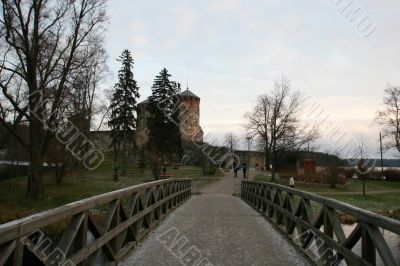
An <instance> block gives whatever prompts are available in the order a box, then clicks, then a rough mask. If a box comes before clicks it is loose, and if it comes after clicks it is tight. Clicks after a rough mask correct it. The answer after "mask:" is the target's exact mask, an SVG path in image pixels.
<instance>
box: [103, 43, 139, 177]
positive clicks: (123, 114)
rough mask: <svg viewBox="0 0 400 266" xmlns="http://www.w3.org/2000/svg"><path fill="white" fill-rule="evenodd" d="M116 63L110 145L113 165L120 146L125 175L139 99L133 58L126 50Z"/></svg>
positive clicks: (110, 122) (111, 105)
mask: <svg viewBox="0 0 400 266" xmlns="http://www.w3.org/2000/svg"><path fill="white" fill-rule="evenodd" d="M117 61H119V62H122V67H121V69H120V70H119V71H118V83H116V84H115V85H114V93H113V97H112V100H111V104H110V110H111V119H110V121H109V122H108V125H109V126H110V128H111V139H112V142H111V145H112V146H113V148H114V163H116V161H117V159H118V157H119V156H118V153H119V150H120V148H121V146H122V175H125V174H126V168H127V164H128V156H127V151H128V143H131V144H133V143H134V141H133V140H134V134H135V131H136V113H135V112H136V111H135V110H136V106H137V99H138V98H139V87H138V86H137V84H136V81H135V79H134V78H133V72H132V69H133V64H134V62H133V58H132V56H131V52H130V51H129V50H127V49H125V50H124V51H122V54H121V55H120V57H119V59H117Z"/></svg>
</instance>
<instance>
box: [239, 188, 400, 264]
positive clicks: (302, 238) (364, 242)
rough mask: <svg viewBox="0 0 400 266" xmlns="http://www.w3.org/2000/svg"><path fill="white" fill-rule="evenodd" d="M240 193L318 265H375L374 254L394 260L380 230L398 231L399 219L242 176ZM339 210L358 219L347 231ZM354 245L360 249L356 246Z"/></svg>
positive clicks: (398, 232) (395, 232)
mask: <svg viewBox="0 0 400 266" xmlns="http://www.w3.org/2000/svg"><path fill="white" fill-rule="evenodd" d="M241 197H242V199H243V200H245V201H246V202H248V203H249V204H250V205H251V206H252V207H254V208H255V209H256V210H257V211H259V212H260V213H261V214H262V215H263V216H265V217H266V218H267V219H268V220H269V221H270V222H272V223H273V224H274V225H275V226H276V227H277V228H278V230H280V231H281V232H282V233H283V234H284V235H285V236H286V237H287V238H288V239H289V240H290V241H291V242H292V243H294V244H295V245H296V246H297V247H299V248H300V250H301V251H303V253H304V254H305V255H306V256H307V257H309V258H310V259H311V260H312V261H313V262H314V263H315V264H317V265H339V264H341V263H344V262H345V263H346V264H347V265H376V263H377V256H379V258H380V261H381V262H382V263H383V264H384V265H398V262H396V259H395V257H394V256H393V252H392V249H391V248H390V247H389V245H388V243H387V241H386V239H385V237H384V235H383V233H382V232H383V231H384V232H385V234H387V232H388V231H389V232H391V233H393V234H394V235H395V236H396V237H398V236H399V235H400V222H399V221H397V220H394V219H390V218H387V217H383V216H380V215H378V214H375V213H372V212H369V211H366V210H363V209H360V208H357V207H354V206H351V205H348V204H345V203H342V202H339V201H336V200H332V199H327V198H324V197H321V196H318V195H315V194H312V193H307V192H304V191H300V190H296V189H292V188H288V187H285V186H281V185H277V184H271V183H265V182H255V181H243V183H242V191H241ZM341 215H349V216H353V217H354V218H355V219H356V221H357V222H356V224H355V226H354V228H353V229H352V230H351V232H346V231H347V230H346V231H345V230H344V226H343V224H342V223H341V222H340V216H341ZM357 243H359V244H357ZM356 245H361V250H359V251H357V250H355V249H354V247H355V246H356ZM395 248H397V249H398V247H395Z"/></svg>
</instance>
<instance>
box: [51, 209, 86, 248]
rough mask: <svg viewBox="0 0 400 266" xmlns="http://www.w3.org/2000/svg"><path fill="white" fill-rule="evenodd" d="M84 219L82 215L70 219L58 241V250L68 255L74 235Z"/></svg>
mask: <svg viewBox="0 0 400 266" xmlns="http://www.w3.org/2000/svg"><path fill="white" fill-rule="evenodd" d="M84 218H85V214H84V213H80V214H76V215H74V216H73V217H72V219H71V221H70V222H69V224H68V226H67V228H66V229H65V231H64V233H63V235H62V237H61V239H60V241H59V242H58V245H57V246H58V248H59V249H60V250H61V251H62V252H63V253H64V254H68V251H69V249H70V247H71V245H72V242H73V241H74V239H75V236H76V234H77V233H78V230H79V228H80V226H81V224H82V221H83V219H84Z"/></svg>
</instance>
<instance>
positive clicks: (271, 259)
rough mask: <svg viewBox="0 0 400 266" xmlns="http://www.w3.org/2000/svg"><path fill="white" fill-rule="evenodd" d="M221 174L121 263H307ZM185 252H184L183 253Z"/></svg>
mask: <svg viewBox="0 0 400 266" xmlns="http://www.w3.org/2000/svg"><path fill="white" fill-rule="evenodd" d="M240 181H241V179H240V178H239V179H233V178H232V177H231V176H225V177H223V178H222V179H221V180H220V181H219V182H218V183H216V184H213V185H211V186H210V187H208V188H206V189H204V190H203V191H202V194H201V195H199V196H192V198H191V199H189V200H188V201H187V202H186V203H185V204H184V205H183V206H181V207H180V208H178V209H177V210H175V211H174V212H173V213H172V214H171V215H170V216H169V217H167V218H166V220H165V221H163V222H162V224H161V225H160V226H159V227H158V228H156V229H155V230H154V231H153V232H152V233H150V235H149V236H148V238H147V239H146V240H144V241H143V242H142V243H141V244H140V245H139V246H138V247H137V248H136V249H135V250H134V252H133V253H132V254H131V255H130V256H129V257H128V258H127V259H126V260H125V261H124V262H123V263H121V265H182V264H183V265H194V262H195V261H197V264H196V265H308V262H307V261H306V260H305V259H304V258H303V257H302V255H300V254H299V253H298V252H297V251H296V250H295V249H294V248H293V247H292V246H291V245H290V244H288V243H287V242H286V240H285V239H284V237H283V236H281V235H280V234H279V233H278V232H276V231H275V229H274V228H273V227H272V226H271V225H270V224H268V222H266V220H265V219H264V218H263V217H262V216H261V215H259V214H258V213H257V212H256V211H254V210H253V209H252V208H251V207H249V206H248V205H247V204H246V203H244V202H243V201H242V200H241V199H240V198H238V197H233V196H232V193H233V188H234V184H235V183H239V182H240ZM185 253H186V254H185Z"/></svg>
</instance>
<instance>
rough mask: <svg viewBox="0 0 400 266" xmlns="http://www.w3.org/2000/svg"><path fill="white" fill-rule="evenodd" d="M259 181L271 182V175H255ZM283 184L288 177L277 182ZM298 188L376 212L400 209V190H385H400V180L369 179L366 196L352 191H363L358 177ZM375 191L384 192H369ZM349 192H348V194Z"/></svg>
mask: <svg viewBox="0 0 400 266" xmlns="http://www.w3.org/2000/svg"><path fill="white" fill-rule="evenodd" d="M255 180H257V181H264V182H271V179H270V177H266V176H263V175H259V176H256V177H255ZM277 183H279V184H282V185H288V184H289V182H288V180H286V179H281V180H279V182H277ZM295 187H296V189H300V190H304V191H308V192H312V193H315V194H320V195H321V196H324V197H327V198H332V199H336V200H339V201H342V202H345V203H348V204H351V205H354V206H357V207H360V208H363V209H366V210H370V211H374V212H387V211H394V210H398V209H400V191H398V192H384V191H387V190H389V191H390V190H400V182H391V181H382V180H367V181H366V182H365V187H366V197H365V198H364V197H363V196H362V195H354V194H353V195H352V194H351V193H361V192H362V182H361V181H359V180H357V179H348V180H347V183H346V184H345V185H337V187H336V188H331V187H330V186H329V185H327V184H314V183H301V182H296V183H295ZM369 192H370V193H371V192H372V193H374V192H382V194H370V195H369V194H368V193H369ZM346 193H347V194H346Z"/></svg>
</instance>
